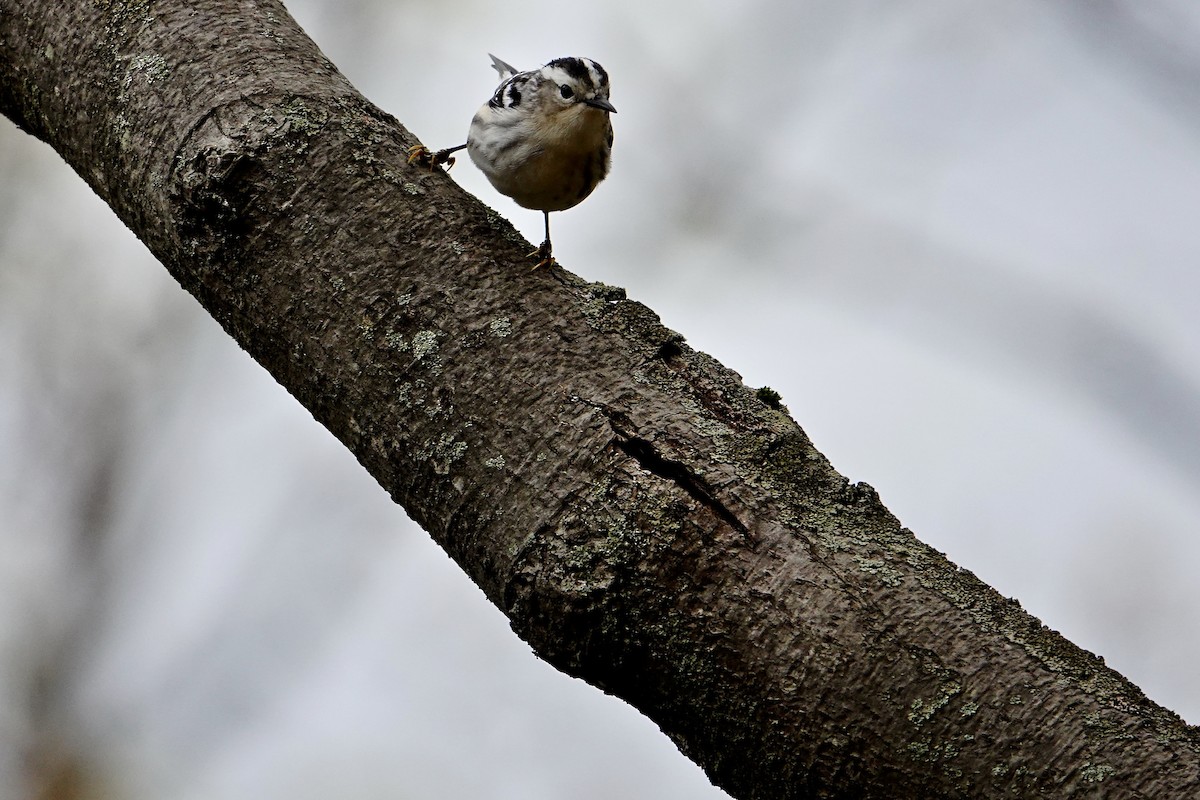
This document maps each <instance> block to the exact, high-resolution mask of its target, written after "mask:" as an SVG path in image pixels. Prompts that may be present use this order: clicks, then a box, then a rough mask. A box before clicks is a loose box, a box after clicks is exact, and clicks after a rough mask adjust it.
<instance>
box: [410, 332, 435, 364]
mask: <svg viewBox="0 0 1200 800" xmlns="http://www.w3.org/2000/svg"><path fill="white" fill-rule="evenodd" d="M437 340H438V332H437V331H417V332H416V333H414V334H413V338H412V351H413V355H414V356H416V358H417V360H418V361H420V360H423V359H424V358H425V357H427V356H429V355H432V354H434V353H436V352H437V347H438V341H437Z"/></svg>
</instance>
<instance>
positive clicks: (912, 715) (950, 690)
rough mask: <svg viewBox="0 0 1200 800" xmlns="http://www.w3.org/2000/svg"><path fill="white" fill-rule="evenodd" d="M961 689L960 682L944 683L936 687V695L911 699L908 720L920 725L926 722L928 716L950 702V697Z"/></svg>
mask: <svg viewBox="0 0 1200 800" xmlns="http://www.w3.org/2000/svg"><path fill="white" fill-rule="evenodd" d="M961 691H962V684H960V683H954V682H950V683H944V684H942V685H941V686H940V687H938V692H937V695H936V696H934V697H933V698H931V699H929V700H921V699H917V700H913V702H912V706H911V707H910V708H909V711H908V721H909V722H911V723H912V724H914V725H921V724H923V723H925V722H927V721H928V720H929V719H930V717H932V716H933V715H934V714H936V713H937V711H938V709H940V708H942V707H944V706H945V705H946V704H947V703H949V702H950V698H952V697H954V696H955V695H956V694H958V693H959V692H961Z"/></svg>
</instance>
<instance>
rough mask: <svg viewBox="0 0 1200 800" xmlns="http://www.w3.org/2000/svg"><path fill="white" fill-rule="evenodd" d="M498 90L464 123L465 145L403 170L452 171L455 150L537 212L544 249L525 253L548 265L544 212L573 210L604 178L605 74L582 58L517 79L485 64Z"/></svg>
mask: <svg viewBox="0 0 1200 800" xmlns="http://www.w3.org/2000/svg"><path fill="white" fill-rule="evenodd" d="M492 64H493V66H494V67H495V68H496V71H497V72H499V73H500V86H499V87H498V88H497V89H496V92H495V94H493V95H492V98H491V99H490V100H488V101H487V103H485V104H484V106H483V107H482V108H481V109H479V111H478V112H477V113H476V114H475V118H474V119H472V120H471V129H470V131H469V132H468V134H467V143H466V144H462V145H459V146H457V147H449V148H446V149H445V150H439V151H437V152H436V153H430V152H429V151H428V150H427V149H426V148H425V147H424V146H423V145H417V146H416V147H414V148H412V149H411V150H410V151H409V159H408V160H409V163H420V164H422V165H428V166H430V167H433V166H436V165H438V164H449V165H453V163H454V159H453V158H452V157H451V154H452V153H455V152H457V151H459V150H462V149H463V148H466V150H467V153H468V154H469V155H470V156H471V160H472V161H473V162H475V166H477V167H479V169H480V170H482V171H483V174H484V175H486V176H487V179H488V180H489V181H491V183H492V186H494V187H496V190H497V191H499V192H500V193H502V194H505V195H508V196H509V197H511V198H512V199H513V200H515V201H517V203H518V204H519V205H522V206H524V207H525V208H532V209H535V210H537V211H541V212H542V214H543V215H544V217H545V221H546V241H544V242H542V244H541V246H540V247H539V248H538V249H537V250H535V251H534V252H533V253H531V254H530V255H531V256H537V258H538V263H537V265H536V266H535V267H534V269H537V267H542V266H547V265H551V264H553V263H554V256H553V252H552V249H551V246H550V212H551V211H563V210H565V209H568V208H571V207H573V206H575V205H578V204H579V203H580V202H582V201H583V200H584V198H586V197H587V196H588V195H589V194H591V193H592V190H593V189H595V188H596V186H597V185H599V183H600V181H602V180H604V178H605V176H606V175H608V169H609V166H610V164H611V163H612V143H613V129H612V122H611V120H610V119H609V115H610V114H615V113H616V111H617V110H616V109H615V108H613V106H612V103H610V102H609V101H608V73H607V72H605V71H604V68H603V67H601V66H600V65H599V64H597V63H596V62H595V61H592V60H591V59H590V58H556V59H555V60H553V61H551V62H550V63H548V64H546V65H545V66H544V67H542V68H541V69H536V70H530V71H529V72H518V71H517V70H516V68H514V67H512V66H509V65H508V64H506V63H504V62H503V61H501V60H500V59H498V58H496V57H495V56H492Z"/></svg>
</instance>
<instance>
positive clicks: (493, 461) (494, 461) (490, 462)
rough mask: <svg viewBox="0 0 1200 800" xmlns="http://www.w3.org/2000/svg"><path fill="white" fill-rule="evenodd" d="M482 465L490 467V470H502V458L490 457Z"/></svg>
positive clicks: (503, 462)
mask: <svg viewBox="0 0 1200 800" xmlns="http://www.w3.org/2000/svg"><path fill="white" fill-rule="evenodd" d="M483 465H484V466H485V467H490V468H491V469H504V465H505V461H504V456H492V457H491V458H489V459H487V460H485V461H484V462H483Z"/></svg>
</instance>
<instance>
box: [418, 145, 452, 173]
mask: <svg viewBox="0 0 1200 800" xmlns="http://www.w3.org/2000/svg"><path fill="white" fill-rule="evenodd" d="M456 149H457V148H456ZM452 152H454V150H451V149H449V148H447V149H445V150H438V151H437V152H436V153H435V152H433V151H431V150H430V149H429V148H428V147H426V146H425V145H423V144H415V145H413V146H412V147H410V148H408V163H409V164H416V165H417V166H418V167H428V168H429V169H430V170H432V169H433V168H434V167H436V166H438V165H439V164H445V165H446V169H450V168H451V167H453V166H454V156H452V155H450V154H451V153H452Z"/></svg>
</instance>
